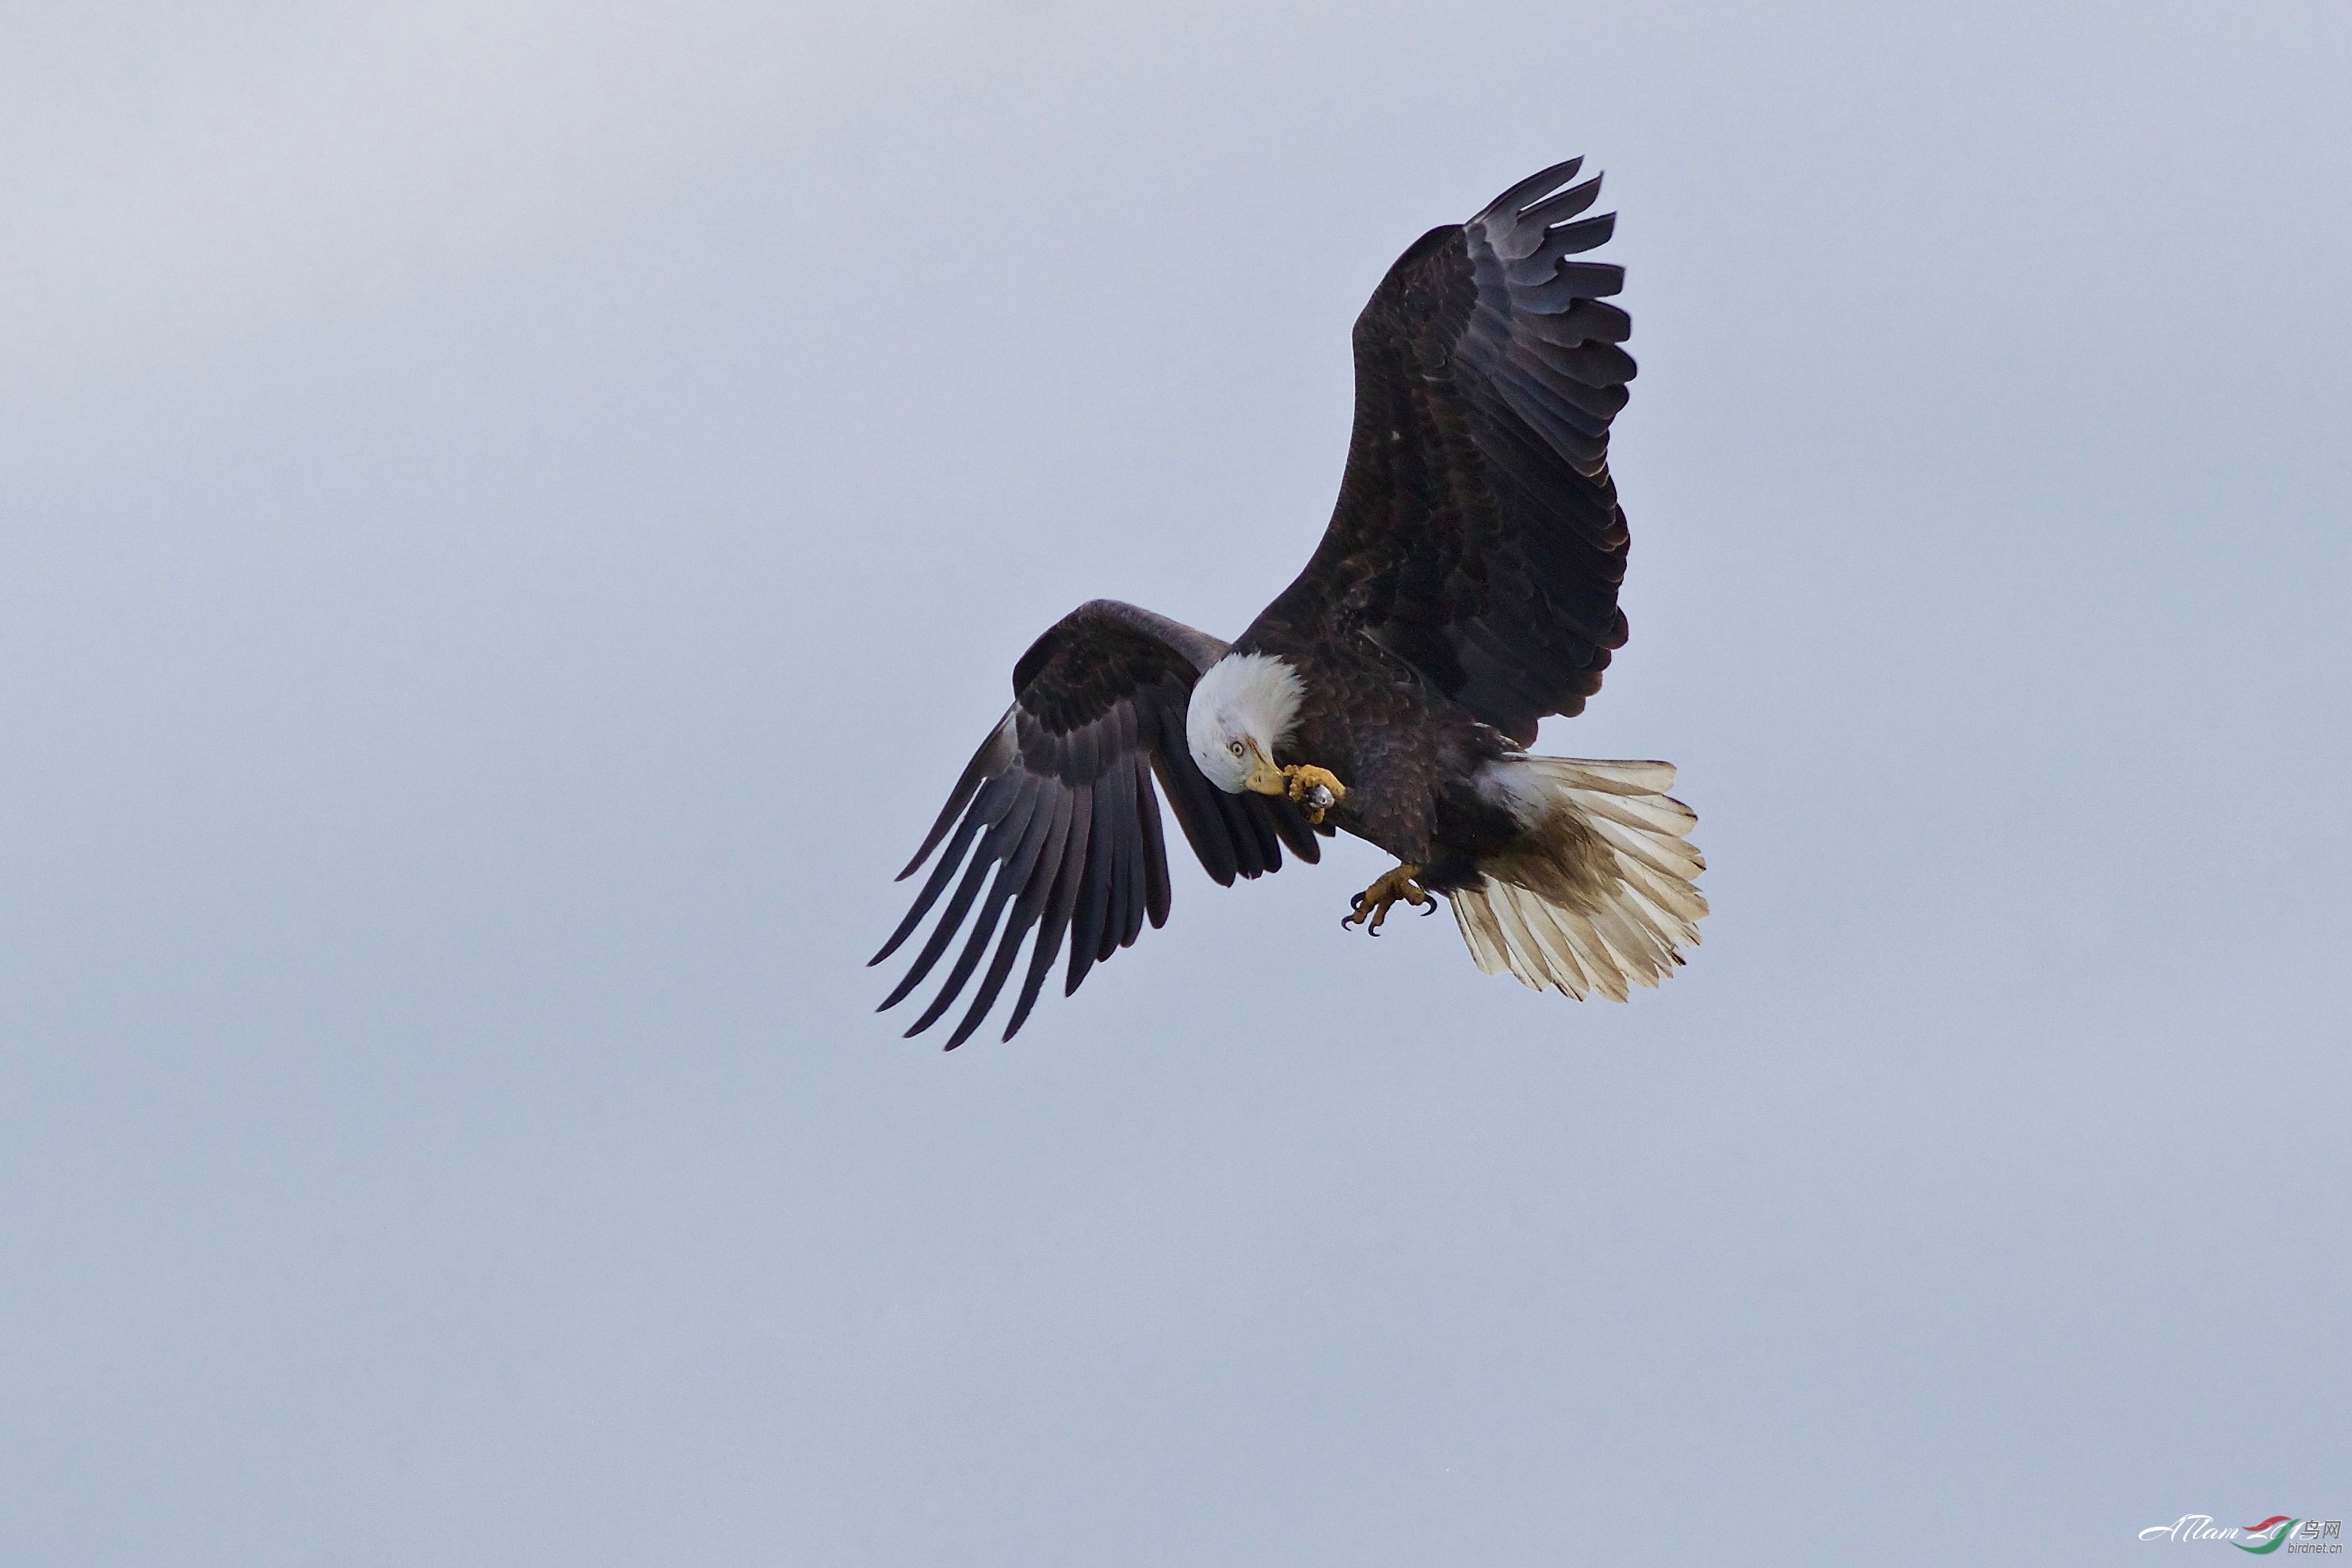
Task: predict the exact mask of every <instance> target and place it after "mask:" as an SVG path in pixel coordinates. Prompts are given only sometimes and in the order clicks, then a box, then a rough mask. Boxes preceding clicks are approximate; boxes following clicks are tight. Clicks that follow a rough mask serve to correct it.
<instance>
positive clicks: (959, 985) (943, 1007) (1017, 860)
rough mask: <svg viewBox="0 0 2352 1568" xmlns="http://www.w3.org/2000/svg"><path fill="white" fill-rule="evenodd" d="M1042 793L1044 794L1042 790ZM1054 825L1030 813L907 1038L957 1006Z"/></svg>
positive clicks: (1043, 814) (1045, 814) (1046, 815)
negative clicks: (950, 966)
mask: <svg viewBox="0 0 2352 1568" xmlns="http://www.w3.org/2000/svg"><path fill="white" fill-rule="evenodd" d="M1040 793H1041V794H1042V793H1043V790H1042V789H1041V790H1040ZM1052 825H1053V812H1052V811H1051V810H1043V811H1041V810H1035V809H1034V808H1033V809H1032V810H1030V812H1029V814H1028V820H1027V821H1025V822H1024V824H1023V826H1022V828H1021V836H1020V838H1019V839H1018V840H1017V841H1014V844H1013V850H1012V852H1010V853H1008V854H1007V855H1005V856H1004V858H1003V860H1001V861H999V862H997V868H996V880H995V881H994V882H992V883H990V884H989V888H988V902H987V903H986V904H982V905H981V909H980V916H979V918H978V919H976V920H974V921H973V922H972V924H971V937H970V939H969V940H967V941H966V942H965V943H964V945H963V951H962V952H961V953H960V954H958V955H957V956H956V962H955V967H954V968H953V969H950V971H948V977H947V978H946V980H944V981H942V982H941V983H940V990H939V995H937V996H935V997H933V998H931V1005H930V1006H929V1007H927V1008H925V1009H923V1016H922V1017H921V1018H919V1019H916V1020H915V1021H914V1024H913V1025H912V1026H911V1027H910V1028H909V1029H908V1030H907V1034H906V1038H907V1039H908V1040H912V1039H914V1037H915V1036H917V1035H919V1034H920V1033H922V1032H923V1031H924V1030H927V1029H929V1028H930V1027H931V1025H932V1024H934V1023H936V1022H938V1021H939V1018H940V1014H941V1013H944V1012H946V1011H947V1010H948V1009H949V1008H950V1007H951V1006H953V1005H954V1002H955V999H956V997H957V996H958V995H959V994H960V993H961V991H962V990H963V987H964V982H965V981H966V980H969V979H970V978H971V972H972V971H973V970H974V969H976V968H978V967H980V958H981V955H982V954H983V953H985V952H986V951H987V950H988V944H989V941H990V939H991V938H992V937H993V936H995V935H996V923H997V920H998V919H999V918H1000V917H1001V916H1002V915H1003V913H1004V906H1005V904H1007V903H1009V902H1010V901H1011V900H1012V897H1013V894H1015V893H1018V892H1020V891H1021V890H1022V887H1023V885H1024V883H1026V882H1027V881H1028V880H1029V873H1030V870H1031V869H1032V868H1033V867H1034V866H1035V864H1036V863H1037V851H1038V848H1039V846H1040V845H1041V844H1042V843H1043V842H1044V841H1045V832H1046V830H1047V829H1048V828H1050V827H1051V826H1052ZM983 1010H985V1009H983Z"/></svg>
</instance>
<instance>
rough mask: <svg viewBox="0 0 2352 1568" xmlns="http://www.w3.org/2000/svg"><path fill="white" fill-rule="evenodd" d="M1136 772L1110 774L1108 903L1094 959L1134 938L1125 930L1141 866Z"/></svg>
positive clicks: (1102, 959)
mask: <svg viewBox="0 0 2352 1568" xmlns="http://www.w3.org/2000/svg"><path fill="white" fill-rule="evenodd" d="M1134 779H1135V776H1134V775H1133V774H1131V773H1129V772H1128V771H1127V770H1126V769H1124V768H1121V769H1119V770H1118V771H1117V772H1114V773H1112V774H1111V775H1110V777H1109V783H1110V796H1111V805H1112V807H1113V810H1112V813H1111V819H1110V829H1111V862H1110V903H1109V905H1108V908H1107V909H1106V910H1105V912H1104V915H1103V925H1102V933H1101V935H1100V936H1099V937H1098V938H1097V940H1096V942H1095V962H1096V963H1097V964H1099V963H1101V962H1103V961H1104V960H1105V959H1107V958H1108V957H1109V956H1111V955H1112V954H1113V953H1116V952H1118V950H1119V949H1120V948H1121V947H1124V946H1127V945H1128V944H1129V942H1132V941H1133V940H1135V938H1134V937H1132V936H1129V935H1128V933H1127V926H1128V911H1129V906H1130V905H1131V904H1134V903H1135V902H1136V894H1137V893H1138V892H1139V888H1138V886H1137V883H1139V881H1140V880H1141V879H1140V878H1139V877H1138V876H1137V875H1136V873H1137V872H1139V870H1141V869H1142V868H1141V867H1140V866H1139V865H1138V864H1137V863H1136V860H1137V852H1138V851H1139V849H1141V848H1142V841H1141V839H1140V837H1139V834H1138V833H1137V831H1136V825H1135V789H1134Z"/></svg>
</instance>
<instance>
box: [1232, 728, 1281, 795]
mask: <svg viewBox="0 0 2352 1568" xmlns="http://www.w3.org/2000/svg"><path fill="white" fill-rule="evenodd" d="M1247 745H1248V747H1249V754H1250V770H1249V777H1248V778H1246V779H1243V780H1242V788H1243V789H1247V790H1249V791H1250V792H1251V793H1252V794H1254V795H1287V794H1289V793H1290V780H1289V779H1288V778H1287V777H1286V776H1285V775H1284V773H1283V771H1282V769H1281V768H1276V766H1275V765H1274V764H1273V763H1272V762H1271V761H1269V760H1268V759H1267V758H1266V755H1265V752H1263V751H1260V750H1259V749H1258V748H1257V742H1256V741H1255V740H1253V741H1249V742H1247Z"/></svg>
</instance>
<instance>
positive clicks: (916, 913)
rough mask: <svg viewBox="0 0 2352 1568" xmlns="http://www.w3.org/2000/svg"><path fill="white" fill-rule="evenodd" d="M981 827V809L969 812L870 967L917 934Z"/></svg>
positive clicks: (868, 964) (869, 961)
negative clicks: (917, 928) (905, 916)
mask: <svg viewBox="0 0 2352 1568" xmlns="http://www.w3.org/2000/svg"><path fill="white" fill-rule="evenodd" d="M979 831H980V813H979V812H978V811H977V810H973V811H967V812H965V813H964V819H963V821H962V822H961V824H960V825H959V826H958V827H957V828H956V832H955V837H954V838H953V839H951V840H950V841H948V849H947V853H945V854H943V855H941V856H940V863H939V864H938V865H936V866H933V867H932V868H931V874H930V877H929V880H928V881H926V882H925V883H923V891H922V892H920V893H919V894H916V895H915V904H914V907H913V908H911V909H909V910H908V911H907V918H906V919H904V920H901V921H900V922H898V929H897V930H896V931H893V932H892V933H890V940H888V941H887V942H885V943H883V944H882V950H881V951H880V952H879V953H877V954H875V955H874V956H872V957H871V958H868V959H867V960H866V967H867V968H869V969H870V968H872V967H874V966H875V965H877V964H878V963H880V962H881V961H882V960H883V959H885V958H887V957H888V956H890V955H891V954H893V953H896V952H897V951H898V945H899V944H900V943H902V942H904V941H906V939H907V938H908V937H909V936H913V935H914V934H915V927H916V926H918V925H921V924H922V922H923V916H924V915H925V914H926V913H928V912H929V909H930V907H931V905H932V904H934V903H936V902H938V899H939V896H940V892H941V891H942V890H944V889H945V888H946V886H947V884H948V880H949V879H950V877H952V876H954V875H955V873H956V868H957V867H958V866H961V864H963V857H964V852H966V851H967V850H969V849H970V848H971V841H972V836H973V835H974V834H976V833H978V832H979Z"/></svg>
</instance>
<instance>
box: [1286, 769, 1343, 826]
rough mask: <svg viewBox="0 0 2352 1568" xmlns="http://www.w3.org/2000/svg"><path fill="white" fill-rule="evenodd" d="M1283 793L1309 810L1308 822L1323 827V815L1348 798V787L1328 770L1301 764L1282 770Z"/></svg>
mask: <svg viewBox="0 0 2352 1568" xmlns="http://www.w3.org/2000/svg"><path fill="white" fill-rule="evenodd" d="M1282 777H1283V781H1284V786H1285V788H1284V790H1283V792H1284V793H1285V794H1286V795H1288V796H1289V797H1290V798H1291V799H1292V800H1296V801H1297V802H1298V803H1299V804H1300V805H1302V806H1304V807H1306V808H1307V821H1310V822H1313V823H1316V824H1317V825H1318V826H1319V825H1321V823H1322V821H1323V813H1324V812H1326V811H1328V810H1330V809H1331V808H1332V807H1334V806H1336V805H1338V804H1339V802H1340V801H1342V800H1346V799H1347V798H1348V787H1347V786H1346V785H1345V784H1342V783H1340V782H1339V775H1338V774H1336V773H1334V772H1332V771H1331V770H1330V769H1329V768H1317V767H1313V766H1311V765H1308V764H1305V763H1301V764H1298V765H1297V766H1295V767H1290V768H1284V769H1283V770H1282Z"/></svg>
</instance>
